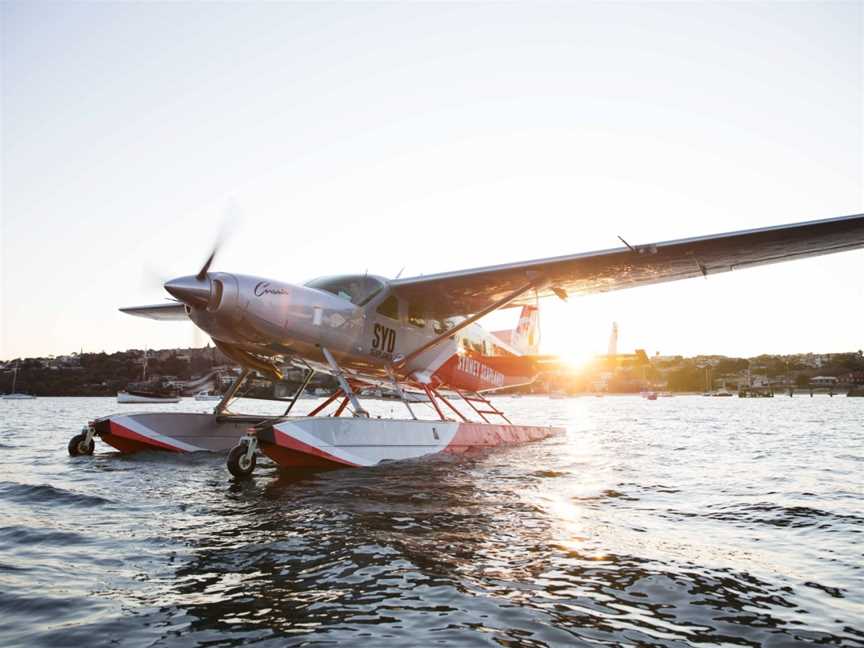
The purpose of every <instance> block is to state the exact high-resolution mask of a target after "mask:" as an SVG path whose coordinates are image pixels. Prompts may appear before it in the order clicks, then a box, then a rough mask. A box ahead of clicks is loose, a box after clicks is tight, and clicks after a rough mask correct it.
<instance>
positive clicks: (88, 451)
mask: <svg viewBox="0 0 864 648" xmlns="http://www.w3.org/2000/svg"><path fill="white" fill-rule="evenodd" d="M85 438H86V437H85V436H84V433H83V432H81V433H80V434H76V435H75V436H73V437H72V438H71V439H69V445H68V446H67V447H66V449H67V450H69V456H70V457H80V456H81V455H92V454H93V449H94V448H95V447H96V443H95V442H94V441H93V439H90V443H84V439H85Z"/></svg>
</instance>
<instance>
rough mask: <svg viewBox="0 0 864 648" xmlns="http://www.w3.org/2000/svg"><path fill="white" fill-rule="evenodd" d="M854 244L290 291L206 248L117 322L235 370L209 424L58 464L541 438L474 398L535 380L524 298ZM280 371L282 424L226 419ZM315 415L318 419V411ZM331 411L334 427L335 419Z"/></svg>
mask: <svg viewBox="0 0 864 648" xmlns="http://www.w3.org/2000/svg"><path fill="white" fill-rule="evenodd" d="M622 241H623V239H622ZM861 247H864V214H859V215H855V216H847V217H842V218H834V219H828V220H820V221H810V222H804V223H796V224H792V225H783V226H777V227H767V228H763V229H753V230H746V231H740V232H733V233H728V234H719V235H714V236H705V237H699V238H692V239H685V240H677V241H668V242H664V243H653V244H649V245H635V246H634V245H630V244H628V243H626V242H625V247H621V248H615V249H610V250H602V251H599V252H589V253H584V254H576V255H571V256H562V257H555V258H548V259H540V260H534V261H524V262H520V263H509V264H504V265H498V266H490V267H484V268H476V269H471V270H461V271H456V272H446V273H441V274H434V275H426V276H419V277H412V278H404V279H402V278H400V279H392V280H391V279H386V278H384V277H378V276H371V275H346V276H333V277H323V278H319V279H313V280H311V281H308V282H306V283H305V284H302V285H297V284H290V283H283V282H281V281H277V280H275V279H265V278H260V277H252V276H248V275H240V274H231V273H225V272H211V271H210V265H211V263H212V261H213V257H214V254H215V250H214V254H211V255H210V257H209V258H208V259H207V262H206V263H205V264H204V266H203V267H202V268H201V270H200V271H199V272H198V274H196V275H191V276H187V277H180V278H178V279H173V280H171V281H169V282H167V283H166V284H165V290H167V291H168V292H169V293H170V294H171V295H172V296H173V297H174V298H175V299H176V300H177V301H171V302H168V303H163V304H158V305H153V306H140V307H133V308H123V309H121V310H122V311H123V312H125V313H129V314H131V315H138V316H141V317H149V318H152V319H157V320H173V319H184V320H185V319H191V320H192V321H193V322H194V323H195V324H196V325H197V326H198V327H199V328H201V329H202V330H203V331H205V332H206V333H207V334H208V335H210V336H211V338H212V339H213V341H214V343H215V344H216V346H217V347H218V348H219V349H220V350H221V351H222V352H223V353H224V354H225V355H226V356H228V357H229V358H231V359H233V360H234V361H235V362H237V363H238V364H240V365H241V366H242V367H243V372H242V373H241V375H240V377H239V378H238V380H237V381H235V383H234V384H233V385H232V387H231V388H230V389H229V390H228V392H227V393H226V394H225V397H224V398H223V399H222V401H220V403H219V404H218V405H217V407H216V409H215V411H214V412H213V413H212V414H191V413H185V414H184V413H177V412H174V413H144V414H118V415H114V416H108V417H105V418H102V419H98V420H96V421H93V422H91V423H89V424H88V425H87V426H85V428H84V430H83V431H82V432H81V433H80V434H78V435H76V436H75V437H73V439H72V440H71V441H70V442H69V452H70V454H73V455H78V454H90V453H92V452H93V447H94V436H99V437H100V438H102V439H103V440H104V441H105V442H107V443H109V444H110V445H112V446H114V447H115V448H118V449H119V450H121V451H123V452H132V451H136V450H141V449H164V450H171V451H175V452H189V451H198V450H222V451H224V450H228V449H229V448H231V451H230V452H229V456H228V467H229V469H230V470H231V472H232V473H233V474H234V475H236V476H246V475H248V474H250V473H251V472H252V470H253V469H254V467H255V462H256V453H257V451H258V449H260V450H261V451H262V452H264V454H266V455H267V456H269V457H270V458H271V459H272V460H273V461H275V462H276V463H277V464H279V465H280V466H283V467H333V466H371V465H375V464H379V463H381V462H383V461H393V460H402V459H410V458H415V457H420V456H423V455H428V454H433V453H437V452H463V451H465V450H468V449H470V448H476V447H489V446H497V445H505V444H514V443H522V442H526V441H531V440H537V439H542V438H545V437H548V436H550V435H552V434H556V433H560V432H562V430H561V429H560V428H554V427H537V426H527V425H517V424H513V423H511V421H509V420H508V419H507V418H506V416H505V415H504V413H503V412H501V411H500V410H498V409H497V408H496V407H495V406H494V405H492V403H491V402H490V401H489V399H488V398H487V396H485V395H484V394H488V393H489V392H493V391H496V390H500V389H502V388H507V387H512V386H516V385H521V384H526V383H529V382H531V381H533V380H534V379H535V377H536V376H537V375H538V373H539V372H540V371H542V370H543V365H544V362H545V361H547V360H548V357H544V356H539V355H537V316H538V312H537V309H536V306H535V305H536V303H537V300H538V299H540V298H543V297H548V296H557V297H559V298H562V299H566V297H567V296H568V295H571V294H586V293H595V292H604V291H609V290H617V289H620V288H630V287H634V286H641V285H648V284H654V283H659V282H664V281H674V280H677V279H686V278H690V277H702V276H708V275H712V274H715V273H720V272H727V271H730V270H736V269H741V268H748V267H751V266H758V265H764V264H770V263H777V262H781V261H789V260H792V259H799V258H804V257H810V256H816V255H821V254H829V253H834V252H843V251H847V250H853V249H857V248H861ZM515 306H521V307H522V308H523V311H522V317H521V318H520V324H519V326H518V327H517V328H516V329H515V330H514V331H510V332H508V333H507V334H501V333H498V334H495V333H489V332H486V331H485V330H484V329H483V328H482V327H481V326H480V325H479V324H477V321H478V320H479V319H480V318H482V317H484V316H485V315H487V314H489V313H491V312H493V311H495V310H497V309H501V308H508V307H515ZM286 366H293V367H302V368H304V369H306V379H305V381H304V383H303V384H302V385H301V386H300V389H299V390H298V391H297V393H296V394H295V395H294V397H293V398H292V399H290V401H289V404H288V407H287V409H286V411H285V413H284V415H282V416H279V417H262V416H245V415H237V414H232V413H230V411H229V410H228V405H229V403H230V401H231V400H232V399H233V398H234V396H235V395H236V393H237V390H238V388H239V387H240V385H241V383H242V382H243V381H244V380H245V379H246V378H247V377H248V376H249V375H250V374H251V373H252V372H253V371H254V372H257V373H259V374H261V375H264V376H268V377H270V378H272V379H274V380H279V379H281V378H282V372H283V370H284V368H285V367H286ZM315 372H324V373H327V374H330V375H332V376H334V377H335V378H336V379H337V381H338V384H339V389H338V391H336V393H334V394H333V395H332V396H331V397H330V398H328V399H327V400H326V401H325V402H324V403H322V404H320V405H318V406H317V407H315V408H314V410H312V411H311V412H309V413H308V414H307V415H306V416H292V415H291V410H292V408H293V406H294V405H295V404H296V403H297V399H298V396H299V395H300V393H302V391H303V390H304V389H305V387H306V386H307V385H308V382H309V379H310V378H311V377H312V375H313V373H315ZM366 386H378V387H386V388H389V389H395V391H396V392H397V393H398V394H399V395H400V397H402V400H403V402H404V404H405V407H406V409H407V412H408V414H409V416H408V417H406V418H404V419H380V418H373V417H370V416H369V415H368V414H367V412H366V410H365V409H364V407H363V405H362V403H361V401H360V399H359V398H358V396H357V393H358V391H359V389H360V388H361V387H366ZM406 389H410V390H414V391H419V392H422V393H423V394H425V396H426V398H428V400H429V403H431V405H432V408H433V409H434V412H435V415H436V419H435V420H421V419H418V418H417V416H416V415H415V412H414V408H412V404H411V399H408V398H406V397H405V392H404V390H406ZM454 399H458V400H459V401H461V402H462V408H461V409H460V408H457V407H455V406H454V402H451V401H454ZM415 407H416V406H415ZM328 408H329V411H330V412H331V414H330V415H324V414H325V412H327V411H328ZM346 410H347V411H348V412H350V414H351V416H350V417H349V416H341V415H342V414H344V413H346ZM465 412H470V414H471V417H472V418H473V419H474V420H469V417H468V416H467V415H466V414H465Z"/></svg>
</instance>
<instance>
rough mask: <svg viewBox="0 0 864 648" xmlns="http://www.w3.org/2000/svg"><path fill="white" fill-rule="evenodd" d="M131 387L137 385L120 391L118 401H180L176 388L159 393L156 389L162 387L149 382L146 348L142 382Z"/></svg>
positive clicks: (131, 385) (142, 367)
mask: <svg viewBox="0 0 864 648" xmlns="http://www.w3.org/2000/svg"><path fill="white" fill-rule="evenodd" d="M129 387H135V388H136V390H135V391H119V392H117V402H118V403H127V404H128V403H179V402H180V396H179V395H178V394H177V393H176V390H171V391H170V392H168V393H165V390H163V393H161V394H160V393H159V392H158V391H156V390H157V389H159V388H160V387H159V386H158V385H157V386H155V387H154V386H153V385H149V384H148V383H147V350H146V349H145V350H144V361H143V362H142V366H141V382H140V383H137V387H136V384H130V385H129ZM129 387H127V388H126V389H127V390H128V389H129Z"/></svg>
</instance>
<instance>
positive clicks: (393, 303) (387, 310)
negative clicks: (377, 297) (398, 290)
mask: <svg viewBox="0 0 864 648" xmlns="http://www.w3.org/2000/svg"><path fill="white" fill-rule="evenodd" d="M376 310H377V311H378V314H379V315H383V316H384V317H389V318H390V319H394V320H398V319H399V300H398V299H396V296H395V295H390V296H389V297H388V298H387V299H385V300H384V301H383V302H381V303H380V304H378V308H377V309H376Z"/></svg>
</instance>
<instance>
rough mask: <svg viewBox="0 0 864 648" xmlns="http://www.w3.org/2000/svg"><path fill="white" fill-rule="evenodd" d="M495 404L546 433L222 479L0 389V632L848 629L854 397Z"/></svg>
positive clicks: (730, 635) (859, 521)
mask: <svg viewBox="0 0 864 648" xmlns="http://www.w3.org/2000/svg"><path fill="white" fill-rule="evenodd" d="M498 402H499V404H501V405H503V406H504V407H505V409H506V410H507V411H508V413H510V414H511V415H512V416H511V418H513V419H516V420H518V421H520V422H525V423H540V424H557V425H563V426H566V427H567V429H568V433H567V435H566V436H563V437H557V438H552V439H548V440H546V441H543V442H540V443H535V444H529V445H525V446H521V447H516V448H508V449H499V450H496V451H493V452H488V453H484V454H479V455H475V456H470V457H460V458H453V457H436V458H432V459H428V460H423V461H413V462H404V463H397V464H389V465H386V466H381V467H378V468H372V469H348V470H339V471H333V472H326V473H317V474H307V475H292V474H290V473H280V472H279V471H277V470H276V469H275V467H274V465H273V464H272V463H269V462H268V461H261V462H259V466H258V469H257V471H256V476H255V478H254V479H253V480H252V481H249V482H246V483H237V482H234V481H232V479H230V478H229V474H228V472H227V470H226V469H225V466H224V457H223V456H219V455H207V454H198V455H185V456H177V455H167V454H161V453H144V454H141V455H137V456H121V455H119V454H117V453H116V452H115V451H113V450H112V449H110V448H108V447H107V446H105V445H104V444H102V443H101V442H99V441H97V452H96V455H95V456H93V457H80V458H74V459H73V458H70V457H68V456H67V453H66V442H67V440H68V438H69V437H70V436H72V434H74V433H75V432H77V431H78V429H80V427H81V425H82V423H83V422H85V421H86V420H87V419H88V418H93V417H95V416H97V415H104V414H108V413H112V412H115V411H118V409H121V408H122V407H124V406H121V405H117V404H116V403H115V402H113V399H99V398H77V399H75V398H41V399H38V400H34V401H5V402H4V401H0V645H2V646H64V645H70V646H72V645H74V646H103V645H122V646H175V645H176V646H181V645H182V646H195V645H199V646H204V645H207V646H226V645H238V644H254V645H265V646H285V645H337V644H343V643H344V644H347V643H348V642H355V643H356V644H357V645H364V646H367V645H368V646H377V645H386V646H400V645H404V646H427V645H433V644H434V645H458V646H470V645H485V646H565V645H588V644H605V645H634V646H635V645H638V646H647V645H663V646H685V645H692V644H711V645H748V646H749V645H766V646H786V645H800V644H805V643H816V644H820V643H821V644H835V645H864V559H862V553H864V542H862V541H864V536H862V531H864V512H862V508H864V507H862V500H864V495H862V481H864V458H862V455H864V399H854V398H845V397H835V398H828V397H827V396H821V397H816V398H808V397H797V396H796V397H795V398H793V399H790V398H788V397H786V398H775V399H765V400H742V399H737V398H728V399H717V398H703V397H699V396H688V397H676V398H667V399H660V400H658V401H654V402H651V401H644V400H641V399H639V398H631V397H607V398H594V397H585V398H574V399H569V400H547V399H545V398H533V397H525V398H520V399H507V398H502V399H499V401H498ZM301 403H304V402H303V401H301ZM305 403H306V404H308V403H311V401H305ZM203 405H206V404H202V403H195V402H194V401H188V402H185V403H181V404H179V405H177V406H167V407H176V408H177V409H178V411H179V410H189V411H200V410H202V409H203ZM126 407H128V406H126ZM145 407H148V406H137V409H139V410H140V409H144V408H145ZM152 407H153V408H157V409H159V408H161V409H164V408H165V407H166V406H165V405H162V406H152ZM263 407H266V405H265V404H260V403H253V402H249V403H247V404H246V406H245V407H241V408H240V409H244V410H245V411H254V410H255V409H256V408H259V409H260V408H263ZM392 407H394V406H393V405H392V404H390V403H379V404H378V410H379V412H383V413H386V412H389V410H390V409H391V408H392ZM397 413H398V412H397Z"/></svg>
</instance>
